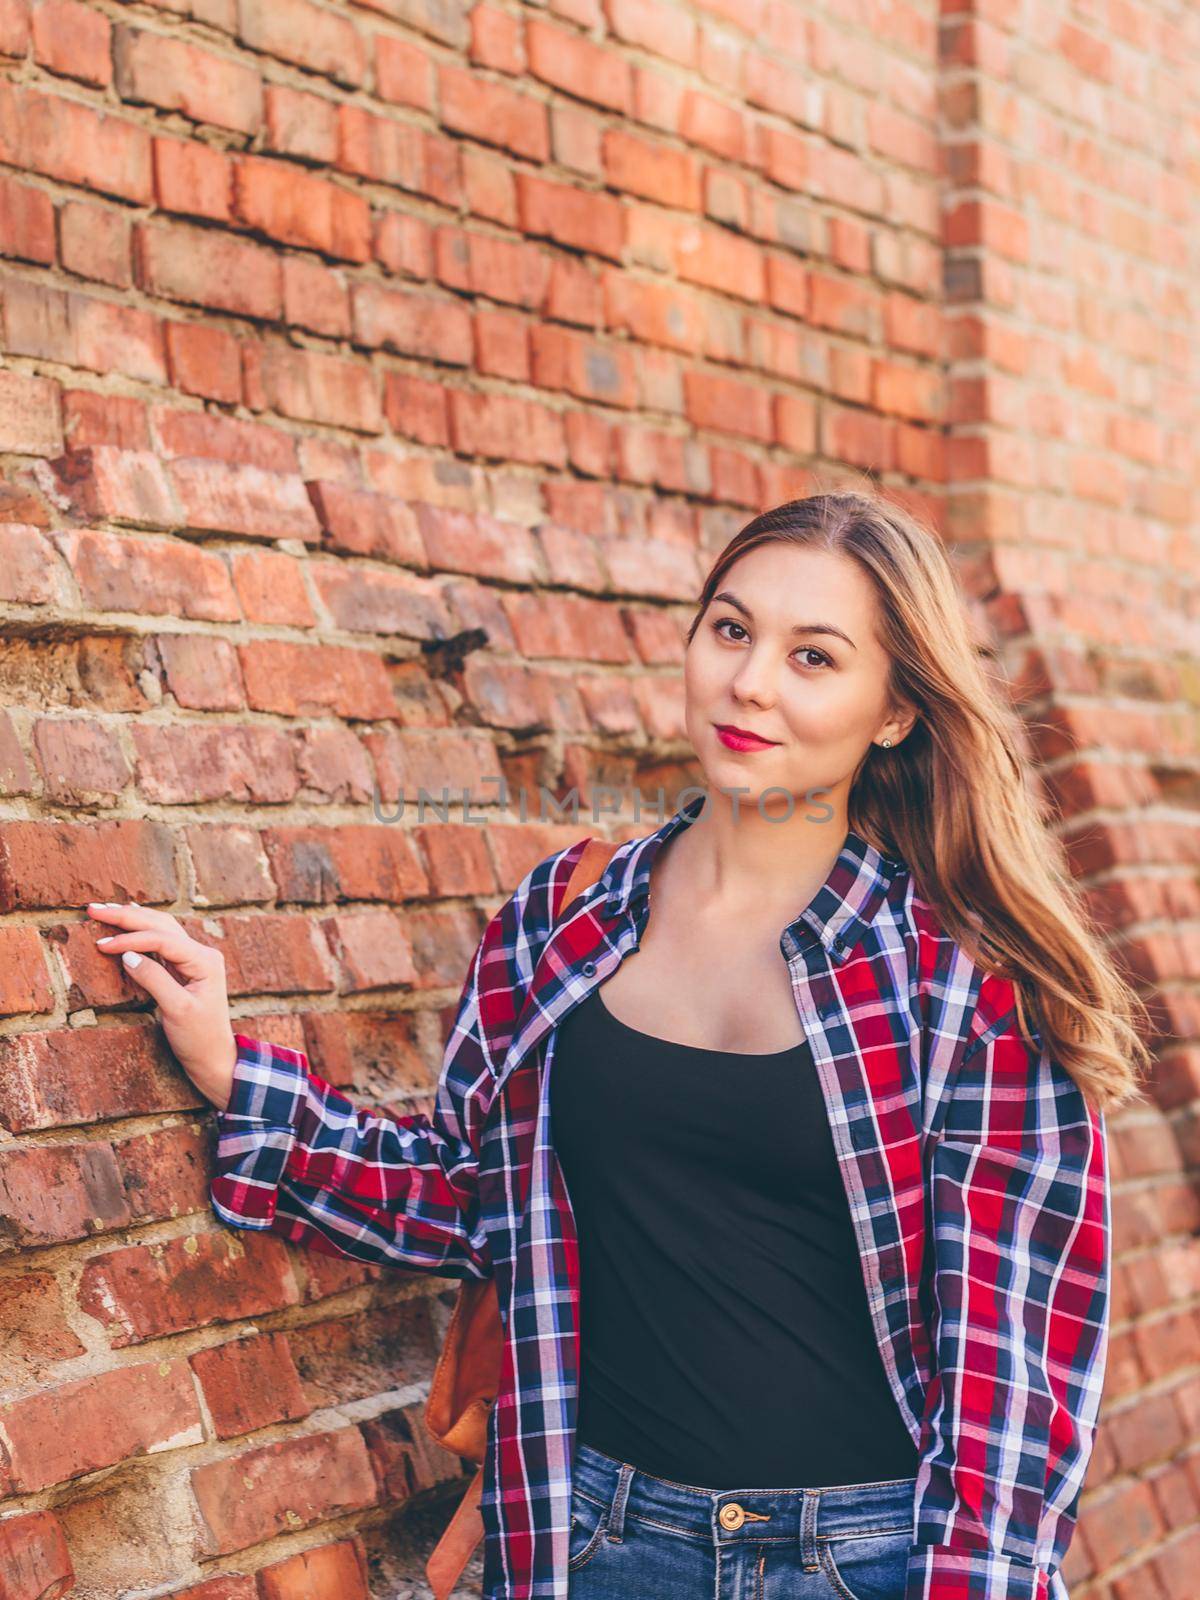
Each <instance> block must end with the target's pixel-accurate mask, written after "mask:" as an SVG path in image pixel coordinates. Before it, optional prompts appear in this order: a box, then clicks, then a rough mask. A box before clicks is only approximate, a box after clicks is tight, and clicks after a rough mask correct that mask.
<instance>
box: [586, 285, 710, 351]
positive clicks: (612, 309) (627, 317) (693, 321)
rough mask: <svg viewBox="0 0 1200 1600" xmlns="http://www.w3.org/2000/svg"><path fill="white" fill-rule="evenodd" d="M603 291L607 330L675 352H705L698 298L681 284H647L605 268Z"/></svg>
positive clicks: (701, 313)
mask: <svg viewBox="0 0 1200 1600" xmlns="http://www.w3.org/2000/svg"><path fill="white" fill-rule="evenodd" d="M603 290H604V325H605V327H606V328H610V329H612V330H613V331H615V332H626V333H629V334H631V335H632V336H633V337H634V338H635V339H638V340H640V341H642V342H643V343H645V344H657V345H664V346H666V347H667V348H668V349H671V350H686V351H689V352H694V351H696V350H700V349H703V348H704V343H705V338H704V317H703V312H702V310H701V307H700V305H699V303H698V298H697V296H696V295H695V294H692V293H689V292H688V291H686V290H681V289H680V287H679V285H678V284H675V283H654V282H643V281H639V280H637V279H634V278H630V277H629V276H628V275H627V274H626V273H624V272H621V271H617V270H614V269H612V268H605V270H604V275H603Z"/></svg>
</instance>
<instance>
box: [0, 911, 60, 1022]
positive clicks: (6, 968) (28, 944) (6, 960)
mask: <svg viewBox="0 0 1200 1600" xmlns="http://www.w3.org/2000/svg"><path fill="white" fill-rule="evenodd" d="M53 1005H54V991H53V990H52V989H51V987H50V979H49V975H48V973H47V971H46V958H45V956H44V955H43V953H42V941H41V939H40V938H39V937H38V931H37V929H36V928H21V927H16V928H2V929H0V1015H3V1016H6V1017H14V1016H20V1015H23V1014H24V1013H26V1012H38V1011H49V1010H50V1009H51V1008H52V1007H53Z"/></svg>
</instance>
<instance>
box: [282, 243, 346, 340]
mask: <svg viewBox="0 0 1200 1600" xmlns="http://www.w3.org/2000/svg"><path fill="white" fill-rule="evenodd" d="M283 315H284V319H285V321H287V322H289V323H291V324H292V325H293V326H294V327H298V328H308V329H309V330H310V331H311V332H312V333H323V334H325V335H327V336H328V337H330V338H334V339H337V338H349V336H350V291H349V289H348V288H347V287H346V280H345V279H344V277H343V276H342V274H341V273H340V272H334V271H332V270H331V269H330V268H329V267H327V266H325V265H324V264H323V263H322V262H320V261H313V260H312V259H311V258H310V257H308V256H284V258H283Z"/></svg>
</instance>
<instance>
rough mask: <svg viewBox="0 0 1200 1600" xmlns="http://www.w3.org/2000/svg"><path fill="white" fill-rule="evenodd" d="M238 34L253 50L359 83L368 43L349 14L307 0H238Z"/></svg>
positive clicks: (350, 83)
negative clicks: (327, 8) (348, 16)
mask: <svg viewBox="0 0 1200 1600" xmlns="http://www.w3.org/2000/svg"><path fill="white" fill-rule="evenodd" d="M238 35H239V37H240V38H241V39H242V40H243V41H244V42H245V43H246V44H248V45H249V46H250V48H251V49H252V50H261V51H262V53H263V54H264V55H268V56H278V57H279V58H280V59H281V60H283V61H291V62H293V63H294V64H295V65H296V66H298V67H306V68H307V69H308V71H310V72H319V73H322V74H323V75H324V76H325V77H328V78H333V79H335V80H336V81H337V82H338V83H345V84H349V85H350V86H351V87H356V86H357V85H358V84H360V83H362V81H363V72H364V67H365V63H366V48H365V45H364V43H363V37H362V34H361V33H360V32H359V31H358V29H357V28H356V27H355V26H354V24H353V23H352V22H351V21H350V20H349V18H347V17H342V16H338V15H337V14H336V13H334V12H332V11H327V10H326V9H325V8H324V7H323V6H315V5H310V4H309V0H238Z"/></svg>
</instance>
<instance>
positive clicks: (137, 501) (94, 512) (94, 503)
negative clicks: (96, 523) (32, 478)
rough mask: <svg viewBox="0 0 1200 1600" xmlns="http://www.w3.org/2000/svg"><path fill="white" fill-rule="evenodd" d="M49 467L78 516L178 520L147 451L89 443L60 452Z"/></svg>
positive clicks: (158, 523)
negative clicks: (65, 452)
mask: <svg viewBox="0 0 1200 1600" xmlns="http://www.w3.org/2000/svg"><path fill="white" fill-rule="evenodd" d="M54 472H55V476H56V477H57V479H58V482H59V485H60V487H61V489H62V491H63V493H64V494H65V495H66V496H67V497H68V499H69V501H70V505H71V509H72V510H73V511H74V512H75V514H76V516H78V517H89V518H92V517H95V518H100V519H103V520H105V521H112V522H132V523H135V524H138V525H140V526H143V527H151V528H173V527H178V526H179V525H180V520H181V519H180V511H179V502H178V500H177V499H176V498H175V495H174V494H173V492H172V489H171V483H170V480H169V479H168V477H167V475H166V472H165V470H164V468H163V465H162V462H161V461H160V460H159V459H158V457H157V456H156V455H154V454H153V453H152V452H151V451H149V450H118V449H116V448H114V447H113V446H111V445H92V446H90V447H89V448H88V449H86V450H74V451H72V452H71V453H70V454H69V455H65V456H62V457H60V458H59V459H58V460H57V461H56V462H55V463H54Z"/></svg>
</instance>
